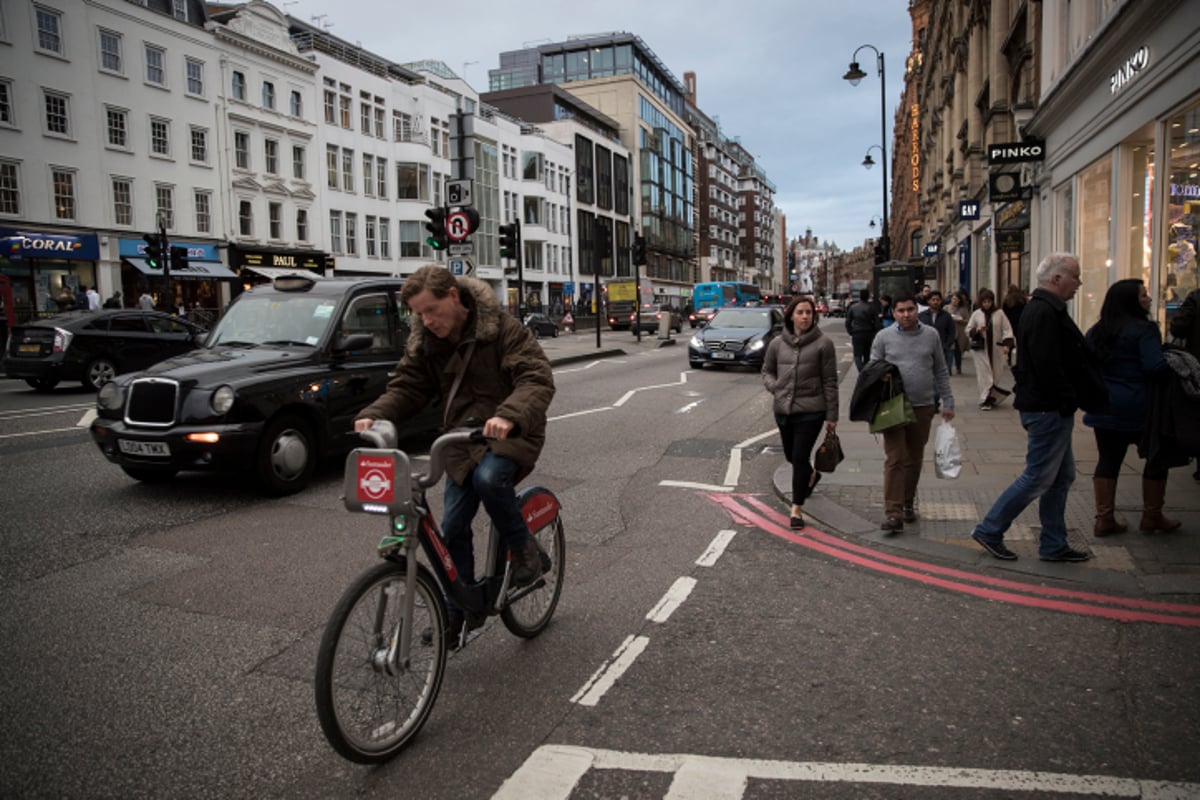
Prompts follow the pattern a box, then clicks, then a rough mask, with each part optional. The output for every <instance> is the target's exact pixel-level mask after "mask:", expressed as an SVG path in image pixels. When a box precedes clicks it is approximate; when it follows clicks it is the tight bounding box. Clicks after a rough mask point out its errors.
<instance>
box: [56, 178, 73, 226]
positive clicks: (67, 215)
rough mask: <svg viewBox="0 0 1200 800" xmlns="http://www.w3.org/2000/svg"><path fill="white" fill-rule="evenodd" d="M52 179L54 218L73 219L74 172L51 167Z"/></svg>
mask: <svg viewBox="0 0 1200 800" xmlns="http://www.w3.org/2000/svg"><path fill="white" fill-rule="evenodd" d="M50 175H51V179H52V180H53V181H54V216H55V218H56V219H75V172H74V171H72V170H67V169H52V170H51V171H50Z"/></svg>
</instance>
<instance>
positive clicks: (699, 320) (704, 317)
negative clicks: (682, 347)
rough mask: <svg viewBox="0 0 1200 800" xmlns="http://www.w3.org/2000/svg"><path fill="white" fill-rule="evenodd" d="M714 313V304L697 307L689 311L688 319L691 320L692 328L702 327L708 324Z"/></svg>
mask: <svg viewBox="0 0 1200 800" xmlns="http://www.w3.org/2000/svg"><path fill="white" fill-rule="evenodd" d="M715 313H717V309H716V307H715V306H713V307H711V308H698V309H696V310H695V311H693V312H692V313H691V315H690V316H689V318H688V321H689V322H691V324H692V327H693V328H698V327H703V326H705V325H707V324H708V322H709V320H711V319H712V318H713V314H715Z"/></svg>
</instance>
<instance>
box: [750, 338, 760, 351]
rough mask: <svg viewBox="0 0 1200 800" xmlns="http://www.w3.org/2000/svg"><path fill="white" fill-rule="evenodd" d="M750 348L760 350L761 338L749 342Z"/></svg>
mask: <svg viewBox="0 0 1200 800" xmlns="http://www.w3.org/2000/svg"><path fill="white" fill-rule="evenodd" d="M750 349H751V350H762V349H763V340H762V339H755V340H754V341H753V342H751V343H750Z"/></svg>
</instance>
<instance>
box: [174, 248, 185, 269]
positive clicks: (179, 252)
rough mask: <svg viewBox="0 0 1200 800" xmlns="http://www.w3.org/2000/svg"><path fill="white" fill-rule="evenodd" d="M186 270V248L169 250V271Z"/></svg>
mask: <svg viewBox="0 0 1200 800" xmlns="http://www.w3.org/2000/svg"><path fill="white" fill-rule="evenodd" d="M187 268H188V249H187V248H186V247H172V248H171V271H172V272H178V271H180V270H185V269H187Z"/></svg>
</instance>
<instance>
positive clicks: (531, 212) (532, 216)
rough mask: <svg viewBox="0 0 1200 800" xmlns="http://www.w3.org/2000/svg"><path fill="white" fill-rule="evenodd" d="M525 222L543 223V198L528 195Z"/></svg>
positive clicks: (532, 223) (528, 223) (530, 223)
mask: <svg viewBox="0 0 1200 800" xmlns="http://www.w3.org/2000/svg"><path fill="white" fill-rule="evenodd" d="M523 216H524V220H523V221H524V223H525V224H526V225H541V224H542V198H540V197H526V198H525V213H524V214H523Z"/></svg>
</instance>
